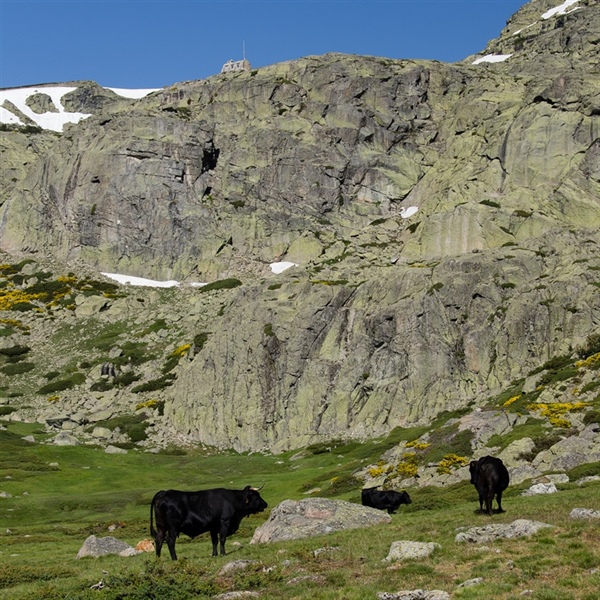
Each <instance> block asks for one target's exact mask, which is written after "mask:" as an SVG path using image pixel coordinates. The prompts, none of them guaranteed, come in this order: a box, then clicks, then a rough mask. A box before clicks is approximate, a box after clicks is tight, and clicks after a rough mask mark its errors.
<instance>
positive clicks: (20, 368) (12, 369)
mask: <svg viewBox="0 0 600 600" xmlns="http://www.w3.org/2000/svg"><path fill="white" fill-rule="evenodd" d="M33 369H35V365H34V364H33V363H28V362H19V363H14V364H9V365H6V366H4V367H2V368H1V369H0V371H2V372H3V373H4V374H5V375H22V374H23V373H28V372H29V371H33Z"/></svg>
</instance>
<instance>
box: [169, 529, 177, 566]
mask: <svg viewBox="0 0 600 600" xmlns="http://www.w3.org/2000/svg"><path fill="white" fill-rule="evenodd" d="M176 541H177V533H175V531H173V530H172V529H171V530H169V535H168V536H167V546H168V547H169V554H170V555H171V560H177V554H175V542H176Z"/></svg>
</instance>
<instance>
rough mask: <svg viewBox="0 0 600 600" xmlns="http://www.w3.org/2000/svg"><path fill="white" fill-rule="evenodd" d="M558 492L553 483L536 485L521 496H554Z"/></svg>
mask: <svg viewBox="0 0 600 600" xmlns="http://www.w3.org/2000/svg"><path fill="white" fill-rule="evenodd" d="M556 492H558V490H557V489H556V485H554V483H536V484H535V485H532V486H531V487H530V488H529V489H527V490H525V491H524V492H523V493H522V494H521V496H539V495H540V494H556Z"/></svg>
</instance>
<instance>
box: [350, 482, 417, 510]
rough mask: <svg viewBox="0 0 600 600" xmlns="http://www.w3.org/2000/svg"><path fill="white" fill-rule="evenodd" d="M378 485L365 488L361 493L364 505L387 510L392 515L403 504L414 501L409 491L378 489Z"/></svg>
mask: <svg viewBox="0 0 600 600" xmlns="http://www.w3.org/2000/svg"><path fill="white" fill-rule="evenodd" d="M378 487H379V486H376V487H372V488H366V489H363V491H362V494H361V500H362V503H363V506H370V507H371V508H378V509H379V510H387V511H388V513H389V514H390V515H391V514H393V513H395V512H396V511H397V510H398V509H399V508H400V505H401V504H410V503H411V502H412V500H411V499H410V496H409V495H408V492H395V491H393V490H378V489H377V488H378Z"/></svg>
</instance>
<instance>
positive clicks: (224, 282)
mask: <svg viewBox="0 0 600 600" xmlns="http://www.w3.org/2000/svg"><path fill="white" fill-rule="evenodd" d="M240 285H242V282H241V281H240V280H239V279H235V278H230V279H218V280H217V281H213V282H212V283H207V284H206V285H203V286H202V287H200V288H198V290H199V291H200V292H210V291H212V290H230V289H233V288H236V287H238V286H240Z"/></svg>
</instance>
